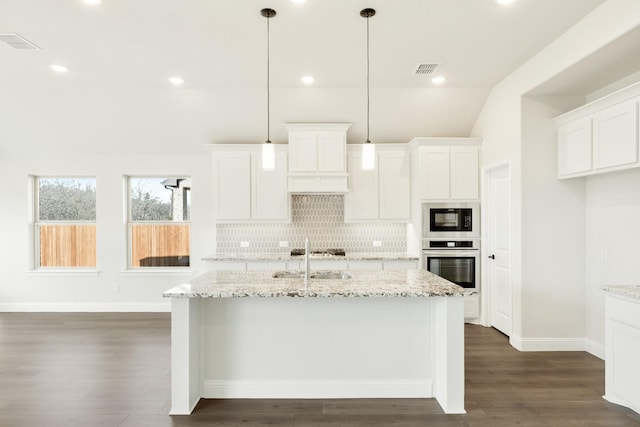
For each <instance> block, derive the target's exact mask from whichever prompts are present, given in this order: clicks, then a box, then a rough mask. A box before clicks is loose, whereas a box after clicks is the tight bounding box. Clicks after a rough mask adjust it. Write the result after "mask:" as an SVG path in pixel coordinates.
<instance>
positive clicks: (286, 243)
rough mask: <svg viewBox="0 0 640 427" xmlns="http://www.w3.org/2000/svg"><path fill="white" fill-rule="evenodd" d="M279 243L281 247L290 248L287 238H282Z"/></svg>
mask: <svg viewBox="0 0 640 427" xmlns="http://www.w3.org/2000/svg"><path fill="white" fill-rule="evenodd" d="M278 244H279V245H280V247H281V248H288V247H289V242H287V241H286V240H280V242H278Z"/></svg>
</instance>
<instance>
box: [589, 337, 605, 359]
mask: <svg viewBox="0 0 640 427" xmlns="http://www.w3.org/2000/svg"><path fill="white" fill-rule="evenodd" d="M585 350H586V351H587V352H589V353H591V354H593V355H594V356H595V357H597V358H599V359H602V360H604V345H602V344H600V343H598V342H595V341H593V340H590V339H586V340H585Z"/></svg>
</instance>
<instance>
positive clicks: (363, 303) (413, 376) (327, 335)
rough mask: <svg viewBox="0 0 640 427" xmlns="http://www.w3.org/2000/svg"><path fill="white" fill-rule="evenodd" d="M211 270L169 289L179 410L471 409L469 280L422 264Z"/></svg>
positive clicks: (174, 395) (174, 400)
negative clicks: (296, 401) (314, 402)
mask: <svg viewBox="0 0 640 427" xmlns="http://www.w3.org/2000/svg"><path fill="white" fill-rule="evenodd" d="M275 273H276V272H274V271H253V272H246V271H212V272H209V273H206V274H203V275H201V276H199V277H196V278H194V279H193V280H191V281H190V282H189V283H185V284H182V285H179V286H177V287H175V288H173V289H171V290H169V291H167V292H165V293H164V294H163V296H165V297H168V298H172V309H171V310H172V320H171V339H172V344H171V358H172V361H171V375H172V379H171V381H172V390H171V411H170V413H171V414H172V415H179V414H190V413H191V411H192V410H193V408H194V407H195V405H196V404H197V402H198V401H199V399H200V398H374V397H376V398H385V397H388V398H392V397H393V398H418V397H419V398H430V397H435V398H436V399H437V400H438V402H439V403H440V405H441V406H442V408H443V410H444V411H445V412H446V413H464V328H463V321H464V318H463V304H464V303H463V296H464V294H465V290H464V289H463V288H461V287H459V286H457V285H455V284H453V283H451V282H449V281H447V280H444V279H442V278H441V277H439V276H436V275H434V274H432V273H430V272H428V271H425V270H405V271H351V272H349V277H348V278H336V279H327V278H323V279H313V278H312V279H310V280H309V282H308V285H307V286H305V283H304V279H303V278H302V277H300V276H299V275H296V274H293V275H291V274H289V275H287V274H281V276H285V278H274V277H273V276H274V274H275Z"/></svg>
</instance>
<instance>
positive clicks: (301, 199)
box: [216, 194, 407, 254]
mask: <svg viewBox="0 0 640 427" xmlns="http://www.w3.org/2000/svg"><path fill="white" fill-rule="evenodd" d="M216 233H217V247H216V252H217V253H219V254H223V253H242V252H245V253H276V252H283V253H288V252H289V251H290V249H291V248H302V247H304V238H305V237H309V240H310V242H311V249H327V248H343V249H345V250H346V251H347V252H402V253H403V252H406V250H407V232H406V224H404V223H392V222H390V223H377V222H376V223H354V224H345V223H344V200H343V196H340V195H324V194H323V195H319V194H318V195H315V194H314V195H293V196H292V200H291V223H290V224H282V223H239V224H218V225H217V226H216ZM281 241H286V242H289V246H288V247H286V248H281V247H280V246H279V243H280V242H281ZM374 241H376V242H381V244H382V245H381V246H379V247H376V246H374V245H373V242H374ZM241 242H249V246H248V247H241Z"/></svg>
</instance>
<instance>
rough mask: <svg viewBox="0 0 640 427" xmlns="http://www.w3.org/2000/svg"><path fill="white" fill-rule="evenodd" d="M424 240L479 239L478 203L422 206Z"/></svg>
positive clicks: (429, 204)
mask: <svg viewBox="0 0 640 427" xmlns="http://www.w3.org/2000/svg"><path fill="white" fill-rule="evenodd" d="M422 237H423V238H424V239H454V238H455V239H477V238H479V237H480V205H479V204H478V203H425V204H424V205H422Z"/></svg>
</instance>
